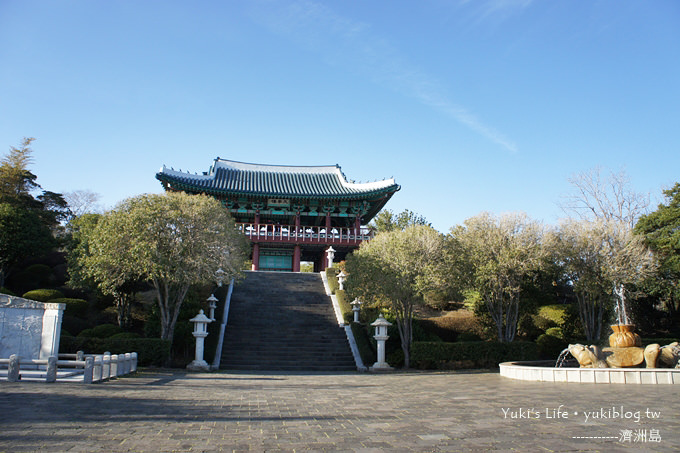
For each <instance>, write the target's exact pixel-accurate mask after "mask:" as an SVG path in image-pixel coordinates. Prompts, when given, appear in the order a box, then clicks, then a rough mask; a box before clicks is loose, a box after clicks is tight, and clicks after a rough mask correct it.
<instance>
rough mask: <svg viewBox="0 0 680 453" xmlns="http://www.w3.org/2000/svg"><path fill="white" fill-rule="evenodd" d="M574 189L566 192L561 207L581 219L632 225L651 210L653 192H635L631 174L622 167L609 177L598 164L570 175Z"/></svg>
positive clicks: (570, 181) (568, 213) (630, 226)
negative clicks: (567, 193) (572, 191)
mask: <svg viewBox="0 0 680 453" xmlns="http://www.w3.org/2000/svg"><path fill="white" fill-rule="evenodd" d="M569 183H571V185H572V187H573V188H574V193H572V194H570V195H566V196H565V197H564V202H562V203H560V207H561V208H562V210H563V211H564V212H565V213H566V214H567V215H570V214H575V215H576V216H577V217H578V218H580V219H581V220H587V221H595V220H601V221H604V222H612V221H616V222H620V223H623V224H625V225H627V226H628V227H629V228H631V229H632V228H633V227H634V226H635V222H637V219H638V218H639V217H640V216H641V215H643V214H646V213H647V212H648V208H649V204H650V195H649V193H647V194H642V193H638V192H635V191H634V190H633V188H632V187H631V183H630V178H629V177H628V175H627V174H626V173H625V172H624V171H623V170H622V171H620V172H618V173H614V172H611V173H610V174H609V175H608V176H607V177H606V178H604V177H603V176H602V169H601V168H600V167H595V168H593V169H591V170H589V171H586V172H582V173H577V174H575V175H573V176H572V177H570V178H569Z"/></svg>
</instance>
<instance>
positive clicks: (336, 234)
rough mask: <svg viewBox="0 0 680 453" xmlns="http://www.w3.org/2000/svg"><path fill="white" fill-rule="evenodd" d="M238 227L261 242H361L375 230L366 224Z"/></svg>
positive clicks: (241, 225) (247, 225)
mask: <svg viewBox="0 0 680 453" xmlns="http://www.w3.org/2000/svg"><path fill="white" fill-rule="evenodd" d="M236 225H237V227H238V229H239V230H240V231H242V232H243V233H244V234H245V235H246V236H248V238H250V240H252V241H260V242H295V243H312V244H326V243H328V244H359V243H361V242H363V241H369V240H371V239H373V236H374V232H373V230H372V229H370V228H369V227H366V226H361V227H360V228H358V229H355V228H345V227H331V228H326V227H323V226H300V227H297V228H296V227H295V225H272V224H265V223H260V224H255V223H237V224H236Z"/></svg>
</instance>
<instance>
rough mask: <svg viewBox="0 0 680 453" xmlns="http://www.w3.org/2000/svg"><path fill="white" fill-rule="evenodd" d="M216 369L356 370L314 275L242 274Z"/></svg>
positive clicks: (317, 275) (345, 338)
mask: <svg viewBox="0 0 680 453" xmlns="http://www.w3.org/2000/svg"><path fill="white" fill-rule="evenodd" d="M222 351H223V352H222V358H221V362H220V368H222V369H228V370H268V371H279V370H280V371H356V364H355V362H354V358H353V356H352V352H351V350H350V347H349V343H348V341H347V337H346V336H345V331H344V329H343V328H341V327H339V326H338V322H337V320H336V318H335V314H334V312H333V306H332V304H331V301H330V298H329V297H328V296H327V295H326V292H325V290H324V286H323V282H322V280H321V277H320V276H319V274H316V273H292V272H246V278H245V280H242V281H241V282H239V283H238V284H237V285H236V286H235V287H234V291H233V294H232V297H231V308H230V311H229V322H228V324H227V328H226V331H225V336H224V345H223V348H222Z"/></svg>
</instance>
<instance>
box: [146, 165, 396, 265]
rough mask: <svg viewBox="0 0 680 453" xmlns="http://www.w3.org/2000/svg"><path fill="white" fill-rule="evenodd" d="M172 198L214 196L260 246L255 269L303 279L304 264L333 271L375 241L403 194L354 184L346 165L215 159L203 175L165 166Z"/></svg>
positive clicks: (382, 184) (164, 180)
mask: <svg viewBox="0 0 680 453" xmlns="http://www.w3.org/2000/svg"><path fill="white" fill-rule="evenodd" d="M156 178H157V179H158V180H159V181H161V184H163V187H164V188H165V190H167V191H183V192H187V193H193V194H199V193H203V194H208V195H211V196H214V197H215V198H217V199H218V200H220V201H222V203H223V204H224V205H225V207H226V208H227V209H228V210H229V212H230V214H231V215H232V217H233V218H234V219H235V220H236V222H237V224H238V227H239V228H240V229H241V230H242V231H243V232H244V233H245V234H246V235H247V236H248V237H249V238H250V241H251V243H252V262H253V264H252V269H253V270H268V271H293V272H299V271H300V262H301V261H311V262H314V269H315V270H316V271H320V270H323V269H324V268H325V267H326V251H327V250H328V249H329V248H330V247H332V248H333V250H335V256H336V260H335V261H338V260H341V259H343V258H344V256H345V255H346V254H347V253H348V252H350V251H352V250H354V249H355V248H357V247H359V245H360V244H361V243H362V242H363V241H366V240H369V239H371V238H372V231H371V230H370V229H369V228H368V227H366V225H367V224H368V223H369V222H370V220H371V219H372V218H373V217H374V216H375V215H376V214H377V213H378V212H379V211H380V210H381V209H382V208H383V206H385V203H387V201H388V200H389V199H390V197H392V195H393V194H394V193H395V192H396V191H398V190H399V189H400V188H401V187H400V186H399V185H398V184H396V183H395V181H394V179H386V180H382V181H376V182H368V183H355V182H350V181H347V179H346V178H345V175H344V174H343V173H342V171H341V169H340V167H339V166H338V165H331V166H316V167H304V166H282V165H260V164H249V163H243V162H235V161H231V160H225V159H220V158H219V157H218V158H217V159H215V161H214V163H213V165H212V166H211V167H210V169H209V170H208V171H207V172H204V173H203V174H200V175H199V174H191V173H185V172H182V171H175V170H173V169H169V168H167V167H166V166H163V168H161V170H160V171H159V172H158V173H157V174H156Z"/></svg>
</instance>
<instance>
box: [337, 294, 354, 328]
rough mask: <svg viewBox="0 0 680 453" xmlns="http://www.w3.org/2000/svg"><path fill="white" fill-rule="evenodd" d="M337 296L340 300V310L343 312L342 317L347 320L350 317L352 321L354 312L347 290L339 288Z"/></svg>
mask: <svg viewBox="0 0 680 453" xmlns="http://www.w3.org/2000/svg"><path fill="white" fill-rule="evenodd" d="M335 297H336V299H337V300H338V305H339V306H340V312H341V313H342V317H343V318H344V319H345V321H346V320H347V319H348V317H349V320H350V321H351V320H353V319H354V312H352V306H351V305H350V304H349V301H348V300H347V293H346V292H345V290H344V289H339V290H337V291H335Z"/></svg>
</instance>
